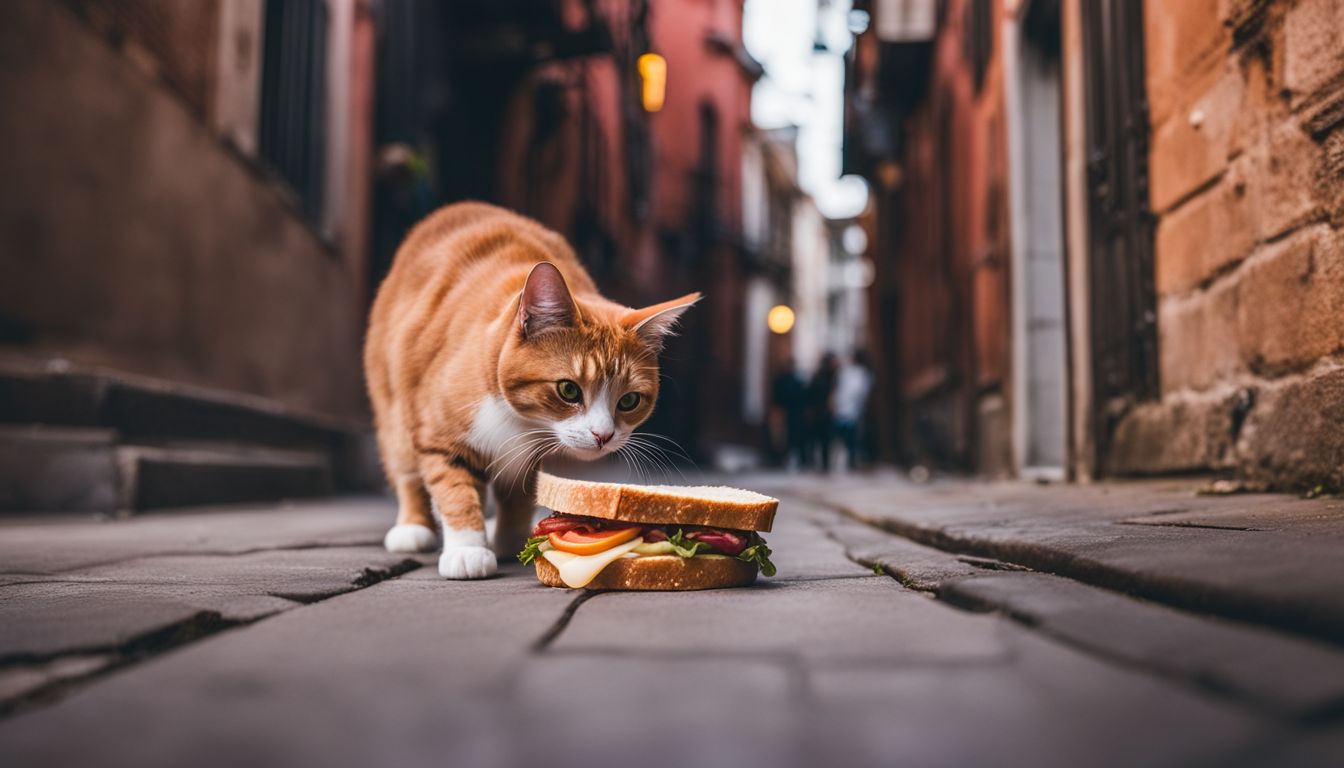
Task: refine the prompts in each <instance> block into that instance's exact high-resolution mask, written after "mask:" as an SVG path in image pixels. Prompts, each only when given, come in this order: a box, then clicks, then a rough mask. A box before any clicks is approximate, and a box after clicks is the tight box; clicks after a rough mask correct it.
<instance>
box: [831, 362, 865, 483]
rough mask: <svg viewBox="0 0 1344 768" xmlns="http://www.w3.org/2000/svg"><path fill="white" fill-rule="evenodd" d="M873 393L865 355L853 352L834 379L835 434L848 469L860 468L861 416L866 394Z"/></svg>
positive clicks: (861, 444) (861, 443)
mask: <svg viewBox="0 0 1344 768" xmlns="http://www.w3.org/2000/svg"><path fill="white" fill-rule="evenodd" d="M872 390H873V373H872V370H870V369H869V368H868V356H867V355H866V354H864V352H863V350H861V349H860V350H855V351H854V354H853V356H852V357H851V358H850V359H849V361H848V362H846V363H845V364H844V365H843V366H841V367H840V370H839V371H838V372H837V373H836V376H835V396H834V397H833V398H832V400H833V402H834V405H833V408H834V413H835V432H836V434H837V435H838V436H839V437H840V440H841V441H842V442H843V443H844V445H845V461H846V463H847V464H848V465H849V468H850V469H854V468H855V467H857V466H858V465H859V455H860V453H861V448H862V446H863V440H862V439H861V438H862V437H863V435H862V432H863V414H864V411H865V410H866V409H867V408H868V395H869V394H870V393H871V392H872Z"/></svg>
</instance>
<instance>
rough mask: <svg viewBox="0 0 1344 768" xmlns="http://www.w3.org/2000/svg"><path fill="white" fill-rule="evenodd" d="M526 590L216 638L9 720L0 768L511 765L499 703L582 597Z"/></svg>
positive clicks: (319, 617)
mask: <svg viewBox="0 0 1344 768" xmlns="http://www.w3.org/2000/svg"><path fill="white" fill-rule="evenodd" d="M524 576H525V574H524V573H523V572H522V569H521V567H519V568H510V569H509V574H508V576H507V577H506V578H498V579H492V580H488V581H482V582H474V583H463V582H456V583H455V582H446V581H443V580H438V581H402V580H394V581H387V582H384V583H381V584H377V585H375V586H373V587H370V588H368V589H366V590H362V591H359V592H356V593H353V594H347V595H342V596H339V597H335V598H332V599H329V600H326V601H323V602H321V603H317V604H314V605H310V606H305V607H303V608H301V609H299V610H295V611H289V612H286V613H283V614H280V615H278V616H274V617H271V618H269V619H267V620H265V621H262V622H259V623H257V624H254V625H251V626H249V627H246V628H242V629H239V630H234V631H230V632H225V633H222V634H220V635H217V636H215V637H212V638H209V639H207V640H204V641H202V642H200V643H197V644H194V645H192V646H190V647H187V648H184V649H182V650H179V651H177V652H175V653H171V654H168V655H166V656H163V657H161V658H158V659H155V660H153V661H150V662H147V663H144V664H141V665H139V666H136V667H134V668H132V669H130V670H127V671H125V672H121V673H118V674H116V675H113V676H111V677H109V678H107V679H105V680H103V681H101V682H99V683H98V684H97V685H94V686H90V687H89V688H87V689H86V690H81V691H79V692H77V693H75V694H73V695H71V696H70V697H69V698H66V699H65V700H63V701H60V702H59V703H57V704H55V705H53V706H51V707H48V708H46V709H42V710H38V711H33V712H29V713H26V714H21V715H19V716H17V717H14V718H12V719H10V720H7V721H0V755H7V756H9V757H10V758H12V764H14V765H72V764H87V763H89V762H91V761H93V762H96V763H97V764H99V765H104V766H134V767H136V768H144V767H145V766H152V765H188V764H189V765H193V766H197V767H198V768H205V767H207V766H215V765H219V766H237V765H251V766H267V765H324V766H346V765H351V766H353V765H434V766H442V765H497V764H502V762H501V761H504V760H505V759H507V758H509V757H510V755H511V754H512V752H513V747H512V746H511V744H512V742H513V740H514V738H515V736H516V734H514V733H513V730H512V726H511V724H510V723H509V721H508V719H507V711H506V710H504V709H503V708H504V707H505V706H506V705H507V698H506V697H505V696H504V695H503V694H502V692H503V691H507V690H509V689H510V688H511V687H512V685H513V679H514V676H515V672H516V670H517V669H518V668H519V666H520V664H521V663H522V660H523V658H524V657H525V656H526V655H527V654H528V653H529V649H530V648H531V646H532V644H533V643H534V642H535V641H536V640H537V639H538V638H539V637H541V636H542V635H544V634H545V632H546V631H547V630H548V629H549V628H550V627H551V626H552V625H553V624H554V623H555V622H556V621H557V619H558V618H559V617H560V616H561V615H562V614H563V613H564V611H565V609H566V607H567V606H568V605H569V604H570V602H572V599H573V597H572V595H570V594H569V593H568V592H567V591H565V590H552V589H548V588H545V587H542V586H540V585H537V584H536V583H535V582H532V583H528V582H527V581H526V579H525V578H524ZM71 733H78V734H79V735H80V737H79V738H78V739H70V738H68V734H71ZM131 733H133V734H135V738H133V739H131V738H127V734H131ZM7 762H10V761H7ZM520 762H521V761H520Z"/></svg>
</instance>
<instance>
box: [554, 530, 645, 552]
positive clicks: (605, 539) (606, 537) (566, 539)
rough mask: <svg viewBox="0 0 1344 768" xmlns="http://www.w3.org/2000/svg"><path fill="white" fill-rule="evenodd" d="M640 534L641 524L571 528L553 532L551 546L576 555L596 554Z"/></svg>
mask: <svg viewBox="0 0 1344 768" xmlns="http://www.w3.org/2000/svg"><path fill="white" fill-rule="evenodd" d="M638 535H639V526H635V527H633V528H618V529H616V530H614V531H580V530H569V531H564V532H562V533H552V534H551V535H550V540H551V546H552V547H555V548H556V549H558V550H560V551H561V552H572V553H574V554H576V555H595V554H597V553H598V552H605V551H606V550H608V549H611V548H612V547H614V546H616V545H617V544H624V543H625V542H627V541H629V540H631V539H633V538H635V537H636V536H638Z"/></svg>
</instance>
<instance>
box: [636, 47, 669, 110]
mask: <svg viewBox="0 0 1344 768" xmlns="http://www.w3.org/2000/svg"><path fill="white" fill-rule="evenodd" d="M639 76H640V78H642V79H643V80H644V91H643V101H644V111H645V112H657V111H658V110H660V109H662V108H663V96H664V95H666V93H667V59H664V58H663V57H662V56H659V55H658V54H656V53H646V54H644V55H643V56H640V57H639Z"/></svg>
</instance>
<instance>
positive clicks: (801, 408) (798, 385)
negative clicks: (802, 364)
mask: <svg viewBox="0 0 1344 768" xmlns="http://www.w3.org/2000/svg"><path fill="white" fill-rule="evenodd" d="M770 405H771V407H773V408H774V409H775V412H776V413H777V414H778V416H779V418H778V419H777V421H776V423H777V424H779V425H780V427H782V432H783V434H782V435H780V436H779V438H780V439H777V440H776V443H775V445H776V446H777V449H779V450H780V451H781V454H782V455H781V458H782V459H783V462H784V463H785V464H788V463H789V461H790V460H792V461H793V462H794V464H795V465H796V466H802V465H804V464H805V463H806V462H805V459H804V456H803V453H804V451H805V450H806V445H807V439H806V431H807V383H806V382H804V381H803V377H802V376H800V375H799V374H798V369H797V367H796V366H795V365H794V362H793V358H792V357H791V356H786V357H785V358H784V360H783V361H782V362H781V364H780V368H779V372H778V373H776V374H775V378H774V380H773V381H772V382H771V383H770Z"/></svg>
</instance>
